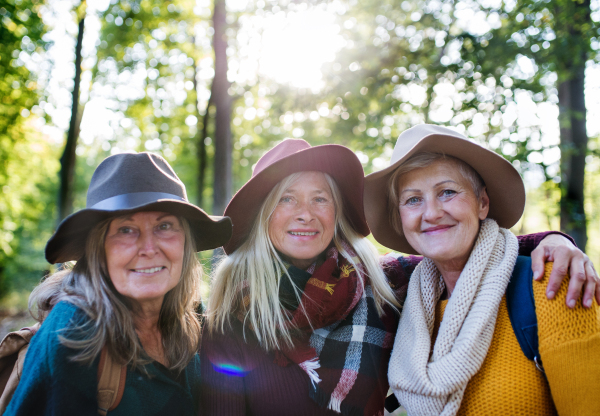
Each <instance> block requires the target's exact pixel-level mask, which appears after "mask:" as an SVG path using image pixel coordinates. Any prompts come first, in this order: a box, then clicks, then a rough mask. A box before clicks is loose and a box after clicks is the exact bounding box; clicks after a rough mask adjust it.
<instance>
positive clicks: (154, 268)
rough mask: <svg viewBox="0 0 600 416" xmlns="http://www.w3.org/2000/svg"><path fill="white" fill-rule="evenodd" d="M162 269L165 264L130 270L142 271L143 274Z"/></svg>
mask: <svg viewBox="0 0 600 416" xmlns="http://www.w3.org/2000/svg"><path fill="white" fill-rule="evenodd" d="M162 269H166V267H165V266H158V267H150V268H147V269H131V270H132V271H134V272H136V273H144V274H152V273H156V272H159V271H161V270H162Z"/></svg>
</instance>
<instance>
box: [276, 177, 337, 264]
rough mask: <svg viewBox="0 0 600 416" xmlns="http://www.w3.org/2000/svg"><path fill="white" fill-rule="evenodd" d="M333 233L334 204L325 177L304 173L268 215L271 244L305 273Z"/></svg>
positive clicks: (284, 193)
mask: <svg viewBox="0 0 600 416" xmlns="http://www.w3.org/2000/svg"><path fill="white" fill-rule="evenodd" d="M334 232H335V204H334V201H333V196H332V194H331V189H330V187H329V184H328V183H327V180H326V179H325V175H323V174H322V173H321V172H303V173H302V174H301V175H300V176H299V177H298V178H297V179H296V180H295V181H294V182H293V183H292V184H291V185H290V186H289V187H288V188H287V189H285V190H284V192H283V194H282V195H281V198H280V199H279V202H278V204H277V206H276V207H275V210H274V211H273V214H271V217H270V220H269V238H270V239H271V242H272V243H273V245H274V246H275V248H276V249H277V250H278V251H279V252H280V253H282V254H283V255H284V256H286V257H287V258H288V259H289V260H290V261H291V263H292V264H293V265H294V266H296V267H298V268H301V269H306V268H308V267H309V266H310V265H311V264H312V263H313V262H315V261H316V260H317V258H318V257H319V255H320V254H321V253H322V252H323V251H325V249H326V248H327V247H328V246H329V244H330V243H331V240H332V239H333V235H334Z"/></svg>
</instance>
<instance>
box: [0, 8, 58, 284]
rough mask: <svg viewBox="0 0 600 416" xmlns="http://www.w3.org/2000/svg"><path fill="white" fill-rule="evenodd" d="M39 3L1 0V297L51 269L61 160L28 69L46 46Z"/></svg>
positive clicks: (33, 77) (36, 88) (35, 84)
mask: <svg viewBox="0 0 600 416" xmlns="http://www.w3.org/2000/svg"><path fill="white" fill-rule="evenodd" d="M40 7H41V2H40V1H37V0H8V1H2V2H1V3H0V22H1V23H0V40H1V41H0V190H1V192H0V296H2V295H4V294H5V293H6V292H7V290H10V289H14V287H15V285H17V286H18V285H19V284H20V283H21V282H23V281H25V280H27V279H37V280H39V278H40V277H41V275H42V271H43V270H44V269H45V268H46V263H45V261H43V257H41V256H40V253H41V252H42V251H43V247H44V244H45V241H46V240H47V238H48V237H49V236H50V230H51V229H52V227H53V224H52V220H51V218H53V215H52V209H53V208H52V207H53V204H52V202H53V201H52V199H53V196H54V191H55V181H54V179H53V178H54V176H55V172H56V169H57V163H56V161H55V159H54V153H55V152H54V149H53V148H52V146H51V145H50V144H49V143H48V142H47V141H46V140H45V138H44V137H42V135H41V134H40V133H39V132H38V131H37V130H36V129H35V128H34V127H33V123H34V120H35V117H34V116H30V110H31V108H32V107H33V106H34V105H35V104H36V103H37V101H38V96H39V91H38V87H37V83H36V78H35V76H34V75H33V74H32V73H31V72H30V71H29V69H28V68H27V67H26V61H28V60H29V59H30V58H32V57H34V58H35V57H36V56H37V57H39V54H41V53H43V50H44V48H45V47H47V43H46V42H44V41H43V40H42V36H43V35H44V33H45V30H46V29H45V27H44V24H43V22H42V19H41V17H40V14H39V13H40ZM7 276H10V278H11V279H6V277H7Z"/></svg>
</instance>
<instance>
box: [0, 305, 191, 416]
mask: <svg viewBox="0 0 600 416" xmlns="http://www.w3.org/2000/svg"><path fill="white" fill-rule="evenodd" d="M88 321H89V319H88V318H87V316H86V315H85V314H84V313H83V311H81V310H80V309H78V308H77V307H75V306H74V305H72V304H70V303H67V302H60V303H58V304H57V305H56V306H55V307H54V308H53V309H52V312H50V314H49V315H48V318H46V320H45V321H44V323H43V324H42V326H41V327H40V330H39V331H38V332H37V333H36V334H35V336H34V337H33V339H32V340H31V344H30V345H29V349H28V351H27V355H26V357H25V363H24V366H23V374H22V377H21V381H20V382H19V386H18V387H17V390H16V391H15V395H14V396H13V398H12V400H11V402H10V404H9V405H8V408H7V409H6V413H5V416H12V415H36V416H38V415H60V416H68V415H73V416H75V415H78V416H79V415H97V414H98V402H97V400H96V394H97V389H98V381H97V374H98V361H99V358H96V360H95V361H94V363H93V364H92V365H91V366H90V365H83V364H79V363H75V362H73V361H71V360H70V359H69V358H70V357H71V356H72V355H73V353H74V350H72V349H69V348H67V347H65V346H64V345H62V344H61V343H60V340H59V335H61V334H62V335H69V331H70V330H71V329H72V328H74V327H75V326H77V325H82V324H85V323H86V322H88ZM69 338H72V337H71V336H69ZM159 366H160V367H162V369H160V368H159ZM146 370H147V371H148V375H146V374H144V373H142V372H141V371H137V370H136V371H134V370H132V369H131V368H128V369H127V379H126V381H125V391H124V393H123V398H122V399H121V402H120V404H119V406H117V408H116V409H115V410H113V411H110V412H109V415H111V416H113V415H165V416H166V415H190V416H192V415H195V414H196V413H197V409H195V405H196V404H197V403H195V400H193V399H192V394H194V396H197V395H198V387H199V385H200V383H199V377H200V362H199V357H198V355H196V356H195V357H194V359H193V360H192V361H191V362H190V364H189V365H188V366H187V368H186V370H185V371H183V372H182V373H179V374H175V372H172V371H170V370H168V369H167V368H164V367H163V366H162V365H160V364H158V363H154V364H152V363H151V364H148V365H147V366H146Z"/></svg>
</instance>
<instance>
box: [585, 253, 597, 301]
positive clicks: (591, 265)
mask: <svg viewBox="0 0 600 416" xmlns="http://www.w3.org/2000/svg"><path fill="white" fill-rule="evenodd" d="M588 266H589V267H591V268H592V271H593V275H594V277H595V280H596V303H597V304H598V305H600V277H598V272H597V271H596V268H595V267H594V263H592V261H591V260H588V262H587V263H586V267H588Z"/></svg>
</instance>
